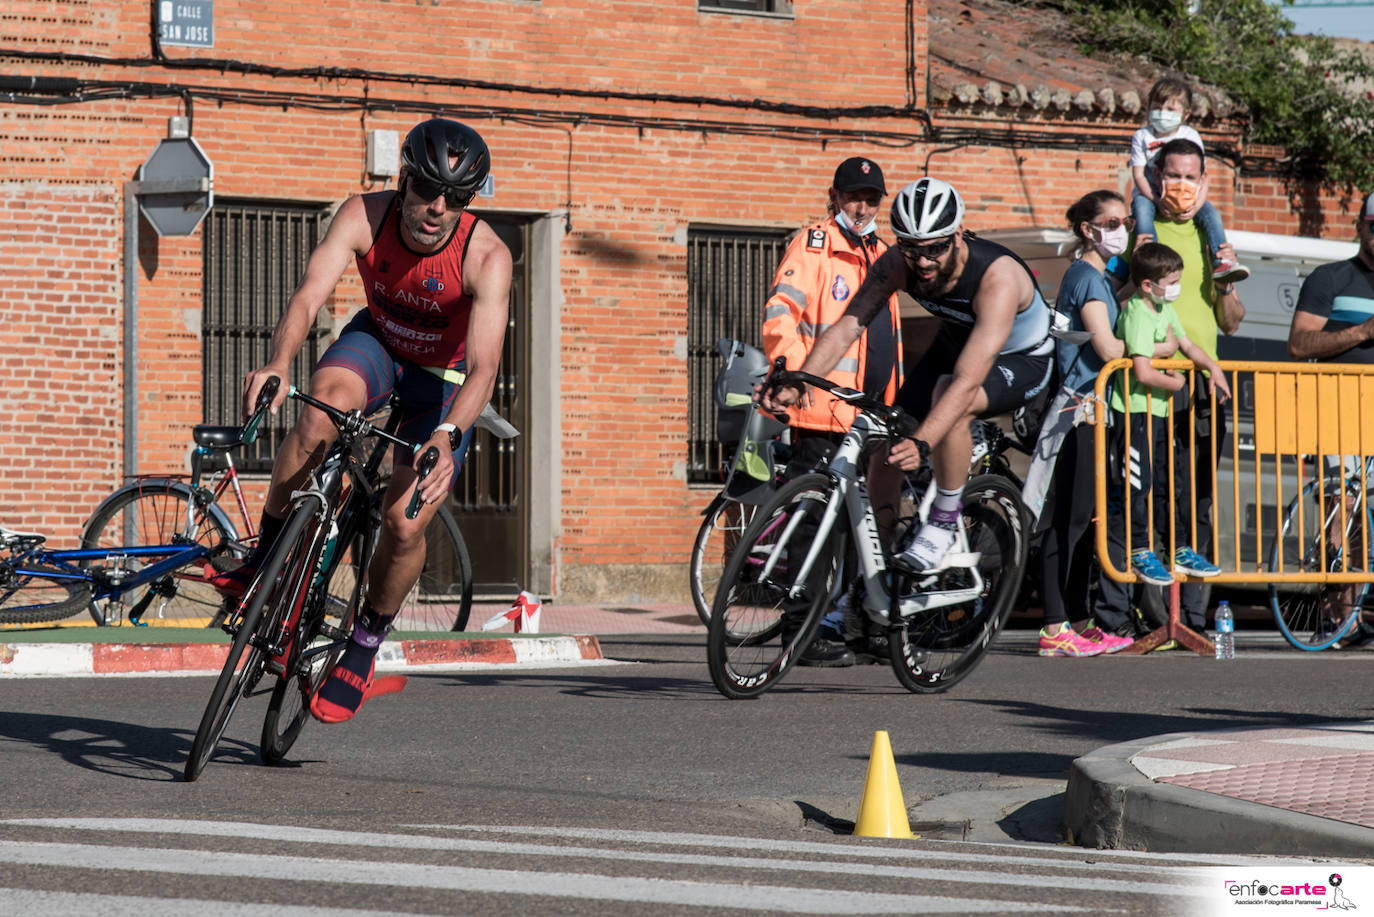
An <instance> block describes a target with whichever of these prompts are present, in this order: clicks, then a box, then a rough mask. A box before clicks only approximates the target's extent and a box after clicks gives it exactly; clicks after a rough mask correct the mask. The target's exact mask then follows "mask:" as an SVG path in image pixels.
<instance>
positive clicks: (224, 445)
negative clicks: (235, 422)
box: [191, 423, 243, 449]
mask: <svg viewBox="0 0 1374 917" xmlns="http://www.w3.org/2000/svg"><path fill="white" fill-rule="evenodd" d="M242 433H243V428H242V427H218V426H215V425H214V424H208V423H202V424H197V425H196V426H195V428H194V429H192V430H191V437H192V439H194V440H195V442H196V445H197V446H203V447H204V448H206V449H232V448H234V447H235V446H237V445H239V436H240V435H241V434H242Z"/></svg>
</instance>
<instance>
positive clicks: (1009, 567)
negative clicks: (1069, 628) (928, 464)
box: [889, 475, 1028, 694]
mask: <svg viewBox="0 0 1374 917" xmlns="http://www.w3.org/2000/svg"><path fill="white" fill-rule="evenodd" d="M963 525H964V532H965V535H966V536H967V538H968V543H969V550H970V551H977V552H979V554H980V556H979V558H978V563H977V566H976V568H974V569H976V570H977V573H978V576H979V577H981V579H982V588H981V590H980V591H979V593H978V595H977V596H976V597H975V598H973V599H972V600H970V601H966V602H961V603H959V604H955V605H948V606H945V607H942V608H931V609H929V610H925V611H919V612H916V613H914V614H912V615H911V616H910V617H908V618H906V619H905V620H904V621H903V623H902V624H901V625H899V626H896V627H893V628H891V629H890V634H889V645H890V646H891V649H892V669H893V671H894V672H895V673H896V675H897V680H898V681H900V682H901V683H902V686H903V687H905V688H906V689H907V690H908V691H914V692H916V693H918V694H936V693H939V692H941V691H947V690H949V688H951V687H953V686H954V685H955V684H957V683H958V682H959V681H960V680H962V679H963V678H965V677H967V676H968V674H969V673H970V672H972V671H973V670H974V668H975V667H977V665H978V663H979V662H981V661H982V660H983V656H984V654H985V653H986V652H987V648H988V646H989V645H990V644H991V643H992V640H993V638H994V637H996V636H997V633H998V631H1000V630H1001V629H1002V625H1003V624H1005V623H1006V620H1007V616H1008V615H1009V614H1010V613H1011V607H1012V604H1013V602H1014V600H1015V599H1016V594H1017V592H1018V591H1019V590H1020V588H1021V577H1022V575H1023V572H1024V570H1025V565H1026V550H1027V540H1028V539H1027V537H1026V517H1025V509H1024V508H1023V506H1022V504H1021V495H1020V493H1019V492H1018V491H1017V489H1016V488H1015V487H1014V486H1013V485H1012V484H1011V482H1009V481H1007V480H1006V479H1005V478H1003V477H1001V476H999V475H979V476H977V477H975V478H972V479H971V480H970V481H969V482H968V484H967V485H966V486H965V487H964V512H963ZM906 579H907V578H906V577H903V578H902V580H903V581H905V580H906ZM937 579H938V581H937V582H936V583H934V584H932V586H931V587H930V589H931V590H952V589H968V588H972V587H973V586H974V585H975V580H974V576H973V570H972V569H969V568H958V567H956V568H950V569H948V570H944V571H942V572H941V573H939V574H938V576H937Z"/></svg>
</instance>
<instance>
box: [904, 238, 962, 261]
mask: <svg viewBox="0 0 1374 917" xmlns="http://www.w3.org/2000/svg"><path fill="white" fill-rule="evenodd" d="M952 245H954V236H949V237H948V238H944V239H941V240H940V241H938V242H930V243H928V244H926V245H916V244H914V243H911V242H899V243H897V247H898V248H900V249H901V250H902V254H904V255H906V256H908V257H910V258H913V259H915V258H925V259H926V260H927V261H934V260H935V259H937V258H939V257H940V256H941V255H943V254H944V253H945V252H947V251H949V250H950V247H951V246H952Z"/></svg>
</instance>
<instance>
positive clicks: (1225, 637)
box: [1212, 601, 1236, 659]
mask: <svg viewBox="0 0 1374 917" xmlns="http://www.w3.org/2000/svg"><path fill="white" fill-rule="evenodd" d="M1216 627H1217V631H1216V637H1215V638H1214V639H1213V641H1212V643H1213V644H1214V645H1215V646H1216V648H1217V658H1218V659H1235V658H1236V619H1235V618H1233V617H1232V616H1231V605H1230V603H1229V602H1225V601H1222V602H1218V603H1217V615H1216Z"/></svg>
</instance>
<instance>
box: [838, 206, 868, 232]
mask: <svg viewBox="0 0 1374 917" xmlns="http://www.w3.org/2000/svg"><path fill="white" fill-rule="evenodd" d="M835 222H836V223H839V224H840V225H841V226H843V227H844V228H845V229H847V230H849V231H850V232H852V233H854V235H856V236H868V235H872V234H873V233H875V232H877V231H878V221H877V220H869V221H868V224H867V225H866V226H864V228H863V229H855V228H854V221H853V220H851V219H850V218H849V217H848V216H847V215H846V214H845V212H844V211H843V210H836V211H835Z"/></svg>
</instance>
